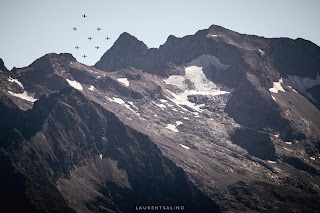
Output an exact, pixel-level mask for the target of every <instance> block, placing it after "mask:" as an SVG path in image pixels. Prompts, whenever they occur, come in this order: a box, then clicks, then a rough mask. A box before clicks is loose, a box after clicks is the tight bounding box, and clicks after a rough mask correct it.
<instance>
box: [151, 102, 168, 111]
mask: <svg viewBox="0 0 320 213" xmlns="http://www.w3.org/2000/svg"><path fill="white" fill-rule="evenodd" d="M152 103H153V104H154V105H156V106H158V107H160V108H162V109H165V108H167V107H166V105H164V104H157V103H156V102H154V101H152Z"/></svg>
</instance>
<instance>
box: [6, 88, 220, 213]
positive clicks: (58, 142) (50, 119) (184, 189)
mask: <svg viewBox="0 0 320 213" xmlns="http://www.w3.org/2000/svg"><path fill="white" fill-rule="evenodd" d="M25 114H26V115H25V121H24V123H25V126H22V127H21V129H19V130H15V131H14V133H12V134H11V135H10V136H8V138H7V139H6V141H8V143H7V144H5V145H4V144H2V147H3V148H5V149H4V150H5V151H4V150H3V151H2V152H1V153H2V157H3V159H1V160H3V162H4V163H3V165H2V166H3V168H1V169H5V168H6V167H9V166H11V167H12V166H13V165H15V169H16V173H13V172H11V173H10V170H9V171H8V172H9V173H10V174H7V175H6V176H5V177H6V178H9V177H12V178H16V179H17V178H18V180H17V181H18V182H19V183H21V184H22V185H23V187H20V185H18V186H16V188H12V193H17V196H18V197H17V199H18V202H23V203H25V202H26V201H25V200H26V199H28V200H30V201H31V204H30V203H25V204H24V205H28V206H29V205H30V206H31V207H30V208H36V209H39V210H44V211H49V212H52V211H54V209H55V208H56V209H57V210H58V209H59V212H69V211H71V209H70V207H67V206H66V205H67V203H66V202H71V203H72V202H76V203H77V204H78V205H84V206H88V209H89V210H96V211H102V210H103V209H105V210H107V211H110V212H111V211H117V212H131V211H135V206H138V205H163V202H164V203H165V204H166V205H175V206H178V205H180V206H184V207H185V211H186V212H194V211H196V210H197V209H200V210H201V211H202V212H208V210H209V209H210V212H212V211H213V212H219V208H218V207H217V206H216V205H215V204H214V203H213V201H212V200H211V199H209V198H208V197H206V196H205V195H203V194H202V193H201V192H200V191H199V190H198V189H197V188H196V187H195V186H193V184H192V183H191V182H190V181H188V180H187V177H186V175H185V173H184V171H183V170H182V169H180V168H177V167H176V166H175V164H173V163H172V162H171V161H170V160H168V159H167V158H165V157H163V155H162V154H161V152H160V150H159V149H158V148H157V146H156V145H155V144H154V143H152V142H151V140H150V139H149V138H148V137H147V136H145V135H143V134H141V133H138V132H136V131H135V130H133V129H131V128H129V127H127V126H125V125H123V124H122V123H121V122H120V121H119V120H118V119H117V118H116V117H115V115H113V114H112V113H110V112H108V111H106V110H104V109H102V108H101V107H100V106H98V105H97V104H94V103H92V102H90V101H87V100H86V99H85V97H84V96H83V95H82V94H81V93H80V92H77V91H75V90H74V89H71V88H66V89H64V90H62V91H61V92H60V93H59V94H53V95H51V96H49V97H47V98H46V97H42V98H41V99H40V100H39V101H38V102H36V104H35V105H34V107H33V109H32V110H29V111H27V112H26V113H25ZM20 122H21V121H20ZM5 153H6V155H8V156H7V157H5ZM99 155H101V157H99ZM102 156H103V157H102ZM94 158H95V159H96V161H102V164H103V163H104V161H103V159H110V160H112V161H115V162H117V165H118V168H119V170H121V171H123V172H124V174H125V175H124V176H123V177H122V178H125V179H126V180H125V182H127V184H125V185H123V184H120V183H121V182H122V181H123V180H118V178H121V177H117V176H115V177H114V178H115V179H111V180H110V179H109V180H108V178H107V177H106V178H105V179H103V178H102V180H101V181H100V182H99V184H98V186H95V187H96V188H95V190H97V191H98V192H99V193H100V196H99V197H92V200H91V199H90V201H89V200H86V203H81V202H84V201H79V200H65V201H63V200H62V199H63V198H62V195H63V194H67V195H69V196H72V193H79V192H77V191H75V192H72V193H71V194H69V193H70V192H68V190H67V189H66V188H64V187H63V185H60V188H59V191H60V192H59V191H58V190H57V185H56V184H55V182H56V181H57V180H62V179H63V180H71V184H73V187H75V186H76V185H77V181H76V180H75V179H74V178H73V177H72V172H73V170H74V168H75V167H87V166H89V164H90V163H89V162H91V161H92V159H94ZM99 158H101V159H99ZM9 159H11V160H12V161H14V162H15V164H13V163H12V162H11V163H10V160H9ZM8 161H9V162H8ZM90 165H91V166H94V163H93V165H92V164H90ZM102 166H103V165H102ZM105 166H107V165H105ZM89 167H90V166H89ZM11 170H13V167H12V168H11ZM70 175H71V176H70ZM91 175H92V176H93V177H94V174H91ZM97 175H98V176H97V178H100V176H99V174H97ZM100 175H101V174H100ZM16 176H17V177H16ZM29 177H30V179H29ZM91 178H92V177H91ZM9 180H10V179H6V180H4V183H7V184H10V182H9ZM72 181H74V182H72ZM37 182H38V183H42V184H41V185H37V184H36V183H37ZM1 184H2V183H1ZM11 185H12V184H11ZM1 186H2V185H1ZM9 186H10V185H9ZM89 186H90V185H89ZM2 187H5V185H4V186H2ZM92 187H93V186H92ZM123 187H124V188H123ZM15 190H16V191H15ZM19 190H20V191H19ZM21 190H22V191H21ZM65 190H66V191H65ZM26 191H28V193H31V196H30V195H29V194H27V193H26ZM110 193H111V194H110ZM32 194H34V195H35V194H42V195H43V196H44V197H42V198H41V200H38V199H40V198H37V197H33V196H32ZM101 194H102V196H101ZM8 199H11V197H9V198H8ZM50 200H51V201H50ZM53 201H54V202H53ZM55 202H61V204H60V205H59V206H60V207H59V206H56V207H53V206H51V205H55V204H57V203H55ZM78 202H79V203H80V204H79V203H78ZM88 202H90V203H88ZM122 204H124V205H122ZM28 208H29V207H28ZM75 210H77V211H78V210H79V209H77V207H75ZM81 211H84V209H81Z"/></svg>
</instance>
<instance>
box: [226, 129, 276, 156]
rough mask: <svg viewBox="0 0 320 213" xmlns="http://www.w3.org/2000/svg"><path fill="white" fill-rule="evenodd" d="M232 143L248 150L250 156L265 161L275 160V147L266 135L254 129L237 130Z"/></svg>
mask: <svg viewBox="0 0 320 213" xmlns="http://www.w3.org/2000/svg"><path fill="white" fill-rule="evenodd" d="M231 141H232V142H233V143H235V144H238V145H239V146H241V147H242V148H244V149H246V150H248V153H249V154H250V155H253V156H255V157H258V158H261V159H263V160H266V159H268V160H274V159H275V147H274V145H273V143H272V141H271V139H270V136H269V135H268V134H266V133H261V132H258V131H256V130H253V129H247V128H246V129H237V130H236V131H235V133H234V134H233V135H232V138H231Z"/></svg>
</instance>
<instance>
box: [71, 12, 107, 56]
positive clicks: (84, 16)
mask: <svg viewBox="0 0 320 213" xmlns="http://www.w3.org/2000/svg"><path fill="white" fill-rule="evenodd" d="M82 17H83V18H87V17H88V16H87V15H86V14H83V15H82ZM72 29H73V31H77V30H78V28H76V27H73V28H72ZM100 30H102V29H101V28H100V27H97V31H100ZM92 39H93V38H92V37H91V36H89V37H88V40H89V41H91V40H92ZM105 39H106V40H109V39H110V38H109V37H108V36H107V37H105ZM79 48H80V47H79V46H76V47H75V49H79ZM95 48H96V49H99V48H100V47H99V46H96V47H95ZM82 57H83V58H86V57H88V56H86V55H83V56H82Z"/></svg>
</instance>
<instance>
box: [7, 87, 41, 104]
mask: <svg viewBox="0 0 320 213" xmlns="http://www.w3.org/2000/svg"><path fill="white" fill-rule="evenodd" d="M8 93H9V94H10V95H13V96H15V97H18V98H21V99H23V100H26V101H29V102H32V103H33V102H35V101H36V100H37V99H35V98H33V97H32V96H30V95H28V93H27V92H26V91H24V92H23V93H14V92H11V91H9V90H8Z"/></svg>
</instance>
